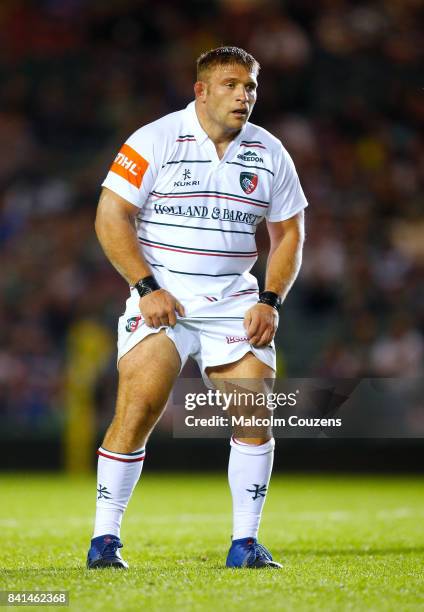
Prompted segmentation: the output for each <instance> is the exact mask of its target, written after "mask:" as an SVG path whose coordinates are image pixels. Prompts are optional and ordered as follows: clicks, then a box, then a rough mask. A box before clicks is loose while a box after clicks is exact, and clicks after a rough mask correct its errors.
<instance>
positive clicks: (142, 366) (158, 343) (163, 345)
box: [103, 330, 181, 453]
mask: <svg viewBox="0 0 424 612" xmlns="http://www.w3.org/2000/svg"><path fill="white" fill-rule="evenodd" d="M180 366H181V360H180V356H179V354H178V351H177V349H176V348H175V345H174V343H173V342H172V340H170V339H169V338H168V337H167V336H166V334H165V330H162V331H160V332H158V333H156V334H151V335H150V336H147V337H146V338H144V340H142V341H141V342H139V343H138V344H136V346H135V347H134V348H132V349H131V350H130V351H129V352H128V353H126V354H125V355H124V356H123V357H122V358H121V359H120V360H119V364H118V371H119V384H118V397H117V402H116V411H115V416H114V419H113V421H112V424H111V425H110V427H109V429H108V431H107V433H106V436H105V439H104V441H103V446H104V447H105V448H107V449H108V450H111V451H114V452H117V453H130V452H133V451H135V450H137V449H138V448H140V447H141V446H143V445H144V444H145V442H146V440H147V438H148V436H149V434H150V432H151V431H152V429H153V428H154V426H155V424H156V422H157V421H158V420H159V418H160V416H161V414H162V412H163V410H164V407H165V405H166V402H167V400H168V397H169V394H170V392H171V389H172V386H173V384H174V382H175V379H176V378H177V376H178V373H179V371H180Z"/></svg>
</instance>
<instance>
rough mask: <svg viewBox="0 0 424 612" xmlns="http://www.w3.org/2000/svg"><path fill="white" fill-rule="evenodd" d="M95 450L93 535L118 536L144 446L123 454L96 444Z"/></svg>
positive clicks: (141, 466)
mask: <svg viewBox="0 0 424 612" xmlns="http://www.w3.org/2000/svg"><path fill="white" fill-rule="evenodd" d="M97 454H98V455H99V459H98V463H97V503H96V520H95V524H94V533H93V538H97V537H98V536H101V535H106V534H107V533H109V534H111V535H116V536H118V537H119V535H120V530H121V521H122V517H123V514H124V512H125V509H126V507H127V505H128V501H129V499H130V497H131V493H132V492H133V490H134V487H135V485H136V484H137V482H138V479H139V478H140V474H141V470H142V468H143V462H144V456H145V453H144V448H142V449H140V450H138V451H135V452H134V453H129V454H123V453H113V452H111V451H108V450H107V449H105V448H103V447H100V448H99V450H98V451H97Z"/></svg>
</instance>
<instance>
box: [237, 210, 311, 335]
mask: <svg viewBox="0 0 424 612" xmlns="http://www.w3.org/2000/svg"><path fill="white" fill-rule="evenodd" d="M267 227H268V232H269V237H270V241H271V247H270V251H269V256H268V264H267V270H266V279H265V290H266V291H273V292H274V293H277V294H278V295H279V296H280V297H281V299H282V300H284V299H285V298H286V296H287V294H288V292H289V291H290V288H291V286H292V285H293V283H294V281H295V280H296V277H297V275H298V273H299V270H300V265H301V262H302V247H303V241H304V214H303V211H301V212H299V213H298V214H297V215H295V216H294V217H291V218H290V219H287V220H286V221H279V222H277V223H270V222H268V223H267ZM277 325H278V314H277V311H276V310H275V309H274V308H272V306H268V305H267V304H255V306H253V307H252V308H250V309H249V310H248V311H247V313H246V317H245V328H246V333H247V336H248V338H249V341H250V343H251V344H253V345H254V346H258V347H261V346H266V345H267V344H269V343H270V342H271V340H272V338H273V337H274V335H275V332H276V330H277Z"/></svg>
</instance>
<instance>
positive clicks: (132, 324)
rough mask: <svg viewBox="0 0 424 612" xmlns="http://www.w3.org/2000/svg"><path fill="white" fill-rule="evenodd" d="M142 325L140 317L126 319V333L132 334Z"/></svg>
mask: <svg viewBox="0 0 424 612" xmlns="http://www.w3.org/2000/svg"><path fill="white" fill-rule="evenodd" d="M141 324H142V320H141V315H137V316H136V317H130V318H129V319H127V324H126V325H125V329H126V330H127V332H130V333H131V332H134V331H135V330H136V329H137V328H138V327H140V325H141Z"/></svg>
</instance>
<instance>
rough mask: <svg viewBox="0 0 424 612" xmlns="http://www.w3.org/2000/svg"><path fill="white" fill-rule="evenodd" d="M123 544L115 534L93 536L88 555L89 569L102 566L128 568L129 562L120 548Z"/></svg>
mask: <svg viewBox="0 0 424 612" xmlns="http://www.w3.org/2000/svg"><path fill="white" fill-rule="evenodd" d="M122 546H123V544H122V542H121V540H120V539H119V538H118V537H117V536H114V535H110V534H106V535H102V536H99V537H97V538H93V539H92V540H91V547H90V550H89V551H88V555H87V569H98V568H101V567H115V568H117V569H128V563H126V562H125V561H124V560H123V558H122V557H121V554H120V552H119V550H118V549H119V548H122Z"/></svg>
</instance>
